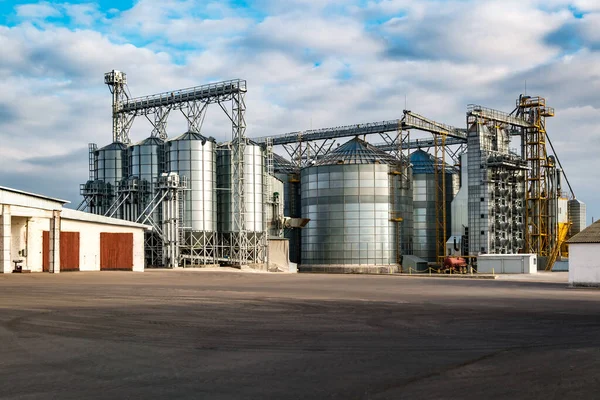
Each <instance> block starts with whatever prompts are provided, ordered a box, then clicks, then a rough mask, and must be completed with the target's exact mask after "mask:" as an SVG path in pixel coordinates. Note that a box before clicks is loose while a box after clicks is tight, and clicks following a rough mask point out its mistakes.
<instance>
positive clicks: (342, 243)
mask: <svg viewBox="0 0 600 400" xmlns="http://www.w3.org/2000/svg"><path fill="white" fill-rule="evenodd" d="M371 156H375V157H371ZM344 162H348V164H344ZM397 169H398V166H397V161H396V160H395V159H393V158H390V157H389V156H388V155H387V154H386V153H382V152H378V151H377V150H376V149H373V148H372V146H369V145H367V144H366V143H365V142H363V141H361V140H359V139H353V140H351V141H350V142H348V143H346V144H344V145H342V146H340V148H338V149H337V150H335V151H334V152H332V153H331V154H330V155H329V157H327V161H325V160H323V161H322V162H321V163H320V164H319V165H316V166H313V167H308V168H305V169H303V170H302V172H301V188H302V217H304V218H310V222H309V224H308V225H307V226H306V228H304V229H303V230H302V264H303V265H398V263H399V261H400V255H401V254H405V253H407V249H408V248H410V234H409V232H407V231H408V230H410V229H412V198H411V197H412V194H411V191H410V188H402V187H399V186H398V182H396V181H399V180H400V178H399V176H400V175H398V174H396V173H395V172H396V171H397Z"/></svg>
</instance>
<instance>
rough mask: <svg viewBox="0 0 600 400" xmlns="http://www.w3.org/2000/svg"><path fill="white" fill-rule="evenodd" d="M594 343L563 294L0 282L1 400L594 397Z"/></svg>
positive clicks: (214, 281) (179, 282)
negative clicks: (52, 399) (53, 399)
mask: <svg viewBox="0 0 600 400" xmlns="http://www.w3.org/2000/svg"><path fill="white" fill-rule="evenodd" d="M599 339H600V291H595V290H573V289H567V288H566V284H565V283H562V282H526V281H521V280H496V281H491V280H462V279H460V280H457V279H453V280H445V279H431V278H402V277H392V276H335V275H292V274H252V273H231V272H191V271H153V272H148V273H145V274H136V273H125V272H114V273H106V272H104V273H63V274H60V275H56V276H53V275H49V274H28V275H11V276H0V399H51V398H55V399H123V398H130V399H261V400H262V399H344V400H347V399H507V398H513V399H514V398H531V399H538V398H544V399H594V398H599V397H600V347H599V346H598V340H599Z"/></svg>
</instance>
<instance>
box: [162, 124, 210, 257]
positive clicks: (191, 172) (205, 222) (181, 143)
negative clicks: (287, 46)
mask: <svg viewBox="0 0 600 400" xmlns="http://www.w3.org/2000/svg"><path fill="white" fill-rule="evenodd" d="M165 153H166V169H167V170H168V171H169V172H176V173H178V174H179V176H180V177H185V178H187V185H188V190H185V191H184V201H183V210H184V211H183V220H182V221H181V224H182V227H183V231H184V235H183V236H184V237H183V243H182V249H181V252H182V257H183V258H184V259H189V260H190V263H201V264H209V263H215V262H216V232H217V193H216V192H217V190H216V189H217V168H216V167H217V166H216V144H215V140H214V139H213V138H206V137H204V136H202V135H201V134H199V133H195V132H187V133H184V134H183V135H181V136H179V137H176V138H174V139H171V140H169V141H167V142H166V144H165Z"/></svg>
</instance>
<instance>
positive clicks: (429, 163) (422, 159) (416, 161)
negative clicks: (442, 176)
mask: <svg viewBox="0 0 600 400" xmlns="http://www.w3.org/2000/svg"><path fill="white" fill-rule="evenodd" d="M410 163H411V164H412V172H413V174H415V175H416V174H434V173H435V157H434V156H433V155H432V154H429V153H428V152H426V151H424V150H421V149H419V150H417V151H415V152H413V153H411V155H410ZM456 172H457V171H456V168H454V167H453V166H451V165H448V164H447V163H446V173H447V174H453V173H456Z"/></svg>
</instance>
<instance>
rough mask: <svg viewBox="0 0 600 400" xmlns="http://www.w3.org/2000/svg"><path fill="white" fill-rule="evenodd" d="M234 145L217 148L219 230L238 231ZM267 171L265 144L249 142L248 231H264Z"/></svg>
mask: <svg viewBox="0 0 600 400" xmlns="http://www.w3.org/2000/svg"><path fill="white" fill-rule="evenodd" d="M232 155H233V152H232V148H231V143H224V144H223V145H221V146H219V148H218V149H217V187H218V190H217V191H218V196H219V202H218V231H219V232H223V233H227V232H236V231H237V227H235V226H234V219H233V215H234V214H233V205H234V201H233V197H232V187H233V182H232V175H233V168H232ZM264 172H265V154H264V151H263V149H262V147H261V146H260V145H258V144H256V143H254V142H252V141H248V143H247V145H246V151H245V154H244V184H245V185H244V196H245V198H246V215H245V217H246V230H247V231H248V232H264V230H265V226H264V220H263V213H264V209H263V203H264V197H263V192H264V190H265V183H266V182H265V183H263V178H264Z"/></svg>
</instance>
